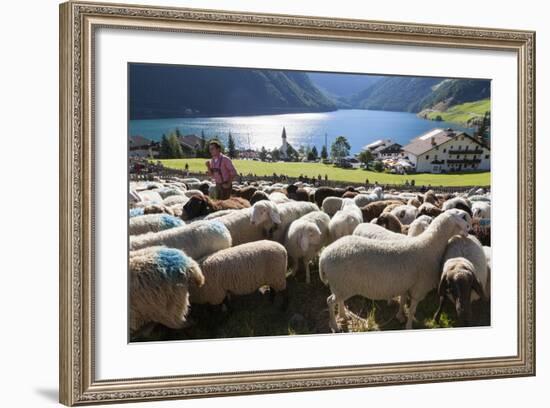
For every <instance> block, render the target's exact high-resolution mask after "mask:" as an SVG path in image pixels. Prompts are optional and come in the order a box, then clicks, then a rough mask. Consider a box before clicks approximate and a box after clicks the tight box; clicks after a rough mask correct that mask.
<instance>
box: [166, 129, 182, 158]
mask: <svg viewBox="0 0 550 408" xmlns="http://www.w3.org/2000/svg"><path fill="white" fill-rule="evenodd" d="M168 146H169V149H170V153H169V154H170V156H169V157H170V158H171V159H180V158H182V157H183V149H182V148H181V144H180V141H179V139H178V136H177V133H172V134H171V135H170V136H169V137H168Z"/></svg>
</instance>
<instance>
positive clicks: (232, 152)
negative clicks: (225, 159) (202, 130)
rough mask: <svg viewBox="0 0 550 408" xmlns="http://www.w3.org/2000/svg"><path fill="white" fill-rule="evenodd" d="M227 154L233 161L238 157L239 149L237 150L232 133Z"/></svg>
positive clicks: (228, 141)
mask: <svg viewBox="0 0 550 408" xmlns="http://www.w3.org/2000/svg"><path fill="white" fill-rule="evenodd" d="M227 154H228V155H229V157H231V158H232V159H234V158H235V157H237V149H236V148H235V140H234V139H233V135H232V134H231V132H229V136H228V138H227Z"/></svg>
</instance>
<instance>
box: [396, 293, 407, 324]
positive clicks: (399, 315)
mask: <svg viewBox="0 0 550 408" xmlns="http://www.w3.org/2000/svg"><path fill="white" fill-rule="evenodd" d="M406 303H407V294H406V293H404V294H403V295H401V296H399V310H398V311H397V314H396V315H395V317H396V318H397V320H399V321H400V322H401V323H405V320H407V318H406V317H405V304H406Z"/></svg>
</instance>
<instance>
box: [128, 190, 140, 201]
mask: <svg viewBox="0 0 550 408" xmlns="http://www.w3.org/2000/svg"><path fill="white" fill-rule="evenodd" d="M140 201H141V197H140V195H139V194H138V193H137V191H135V190H132V189H130V190H129V191H128V202H129V203H130V204H135V203H139V202H140Z"/></svg>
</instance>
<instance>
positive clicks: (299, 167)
mask: <svg viewBox="0 0 550 408" xmlns="http://www.w3.org/2000/svg"><path fill="white" fill-rule="evenodd" d="M205 161H206V159H168V160H161V162H162V163H163V164H164V166H166V167H169V168H173V169H183V168H185V164H186V163H187V164H188V165H189V171H190V172H191V173H202V172H204V171H205V164H204V163H205ZM233 162H234V164H235V167H236V168H237V171H238V172H239V173H242V174H243V175H245V176H246V175H247V174H249V173H251V174H256V175H258V176H271V175H273V173H277V174H278V175H281V174H284V175H286V176H289V177H298V176H300V175H301V174H302V175H304V176H307V177H308V178H311V177H315V178H317V176H318V175H319V174H320V175H321V176H322V177H323V179H324V177H325V174H327V175H328V178H329V180H332V181H342V182H351V183H364V182H365V180H366V179H369V182H370V183H374V182H378V183H380V184H399V185H402V184H404V183H405V181H406V180H408V181H409V182H410V181H411V180H414V181H415V183H416V185H417V186H421V185H426V186H427V185H432V186H445V187H459V186H488V185H490V184H491V174H490V172H475V173H474V172H467V173H452V174H430V173H422V174H420V173H419V174H411V175H406V176H404V175H398V174H388V173H377V172H374V171H367V170H363V169H342V168H339V167H335V166H333V165H330V164H322V163H286V162H275V163H267V162H260V161H253V160H234V161H233Z"/></svg>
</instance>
